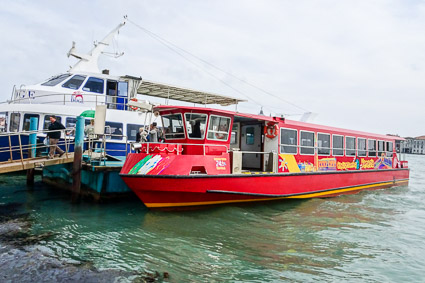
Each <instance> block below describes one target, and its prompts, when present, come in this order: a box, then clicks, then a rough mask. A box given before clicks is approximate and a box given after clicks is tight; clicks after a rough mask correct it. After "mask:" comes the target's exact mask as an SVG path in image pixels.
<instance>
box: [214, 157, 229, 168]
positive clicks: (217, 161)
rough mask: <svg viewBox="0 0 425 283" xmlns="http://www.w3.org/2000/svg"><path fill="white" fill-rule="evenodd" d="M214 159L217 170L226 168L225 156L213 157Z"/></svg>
mask: <svg viewBox="0 0 425 283" xmlns="http://www.w3.org/2000/svg"><path fill="white" fill-rule="evenodd" d="M214 161H215V168H216V169H217V170H226V165H227V162H226V161H227V158H224V157H220V158H219V157H217V158H214Z"/></svg>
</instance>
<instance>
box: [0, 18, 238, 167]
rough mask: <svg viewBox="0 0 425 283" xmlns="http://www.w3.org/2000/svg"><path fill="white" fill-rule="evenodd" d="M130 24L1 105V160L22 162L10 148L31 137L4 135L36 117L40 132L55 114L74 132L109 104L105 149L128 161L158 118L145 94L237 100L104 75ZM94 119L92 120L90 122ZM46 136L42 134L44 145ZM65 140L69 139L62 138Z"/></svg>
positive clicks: (205, 101) (73, 52) (204, 101)
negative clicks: (107, 52)
mask: <svg viewBox="0 0 425 283" xmlns="http://www.w3.org/2000/svg"><path fill="white" fill-rule="evenodd" d="M124 24H125V22H123V23H121V24H119V25H118V26H117V27H116V28H115V29H114V30H112V31H111V32H110V33H109V34H108V35H107V36H106V37H105V38H104V39H103V40H102V41H100V42H98V43H97V44H95V46H94V48H93V49H92V50H91V51H90V52H89V53H87V54H80V53H78V52H77V51H76V48H75V44H74V43H73V46H72V48H71V50H70V51H69V53H68V56H73V57H75V58H78V59H79V61H78V62H77V63H76V64H75V65H74V66H73V67H72V68H71V69H70V70H69V71H67V72H65V73H62V74H58V75H55V76H53V77H51V78H49V79H47V80H45V81H43V82H41V83H39V84H35V85H29V86H21V87H19V88H16V87H14V89H13V91H12V96H11V98H10V99H9V100H7V101H5V102H2V103H0V162H2V161H7V160H9V159H19V158H20V152H19V151H13V153H11V152H10V150H9V149H10V148H12V147H13V146H16V145H18V144H19V143H21V144H24V145H25V144H28V136H22V135H20V136H19V139H20V141H18V135H16V136H13V135H12V136H10V135H9V136H7V135H5V134H4V133H15V132H22V131H29V129H30V128H29V127H30V119H31V118H32V117H36V118H38V125H37V129H38V130H47V129H48V126H49V117H50V115H52V114H53V115H56V117H57V120H58V121H59V122H61V123H62V124H63V125H64V126H65V127H66V128H67V129H68V128H73V127H74V126H75V123H76V117H77V116H79V115H80V114H81V113H82V112H84V111H86V110H95V109H96V106H97V105H104V106H106V108H107V110H106V117H105V131H104V135H103V139H105V140H106V141H105V143H104V145H105V146H104V147H105V151H106V153H107V154H108V155H111V156H115V157H120V156H121V157H123V156H126V155H127V153H128V152H129V151H130V146H129V143H130V142H134V141H135V140H136V134H137V132H138V130H139V128H140V127H144V126H147V125H149V124H150V123H151V122H153V121H154V120H155V119H156V117H155V115H151V114H152V113H151V112H150V114H149V115H147V114H146V113H147V112H146V111H144V110H149V107H152V105H150V104H149V103H146V102H143V101H142V100H141V98H140V95H149V96H154V97H160V98H164V99H167V100H168V99H177V100H180V101H187V102H191V103H201V104H210V103H216V104H221V105H226V104H231V103H233V102H234V101H229V99H230V98H227V97H224V96H220V95H215V94H211V93H206V92H201V91H195V90H190V89H185V88H180V87H175V86H171V85H168V84H162V83H156V82H152V81H147V80H143V79H142V78H141V77H133V76H111V75H109V71H107V70H103V71H100V70H99V67H98V59H99V56H100V55H101V54H102V52H103V50H104V49H105V48H106V47H107V46H108V45H109V44H110V43H111V41H112V39H113V38H114V35H115V34H117V33H118V31H119V30H120V28H121V27H122V26H124ZM230 100H231V99H230ZM145 107H146V108H145ZM141 110H142V111H141ZM89 120H90V119H89V118H88V119H86V123H87V124H88V123H90V121H89ZM159 120H160V119H158V121H159ZM45 136H46V135H45V134H43V133H40V134H38V140H39V142H42V140H43V139H44V137H45ZM62 138H69V137H65V136H64V135H62ZM70 138H71V139H72V137H70ZM72 150H73V149H72V148H71V151H72Z"/></svg>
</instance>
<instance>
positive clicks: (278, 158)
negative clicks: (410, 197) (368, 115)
mask: <svg viewBox="0 0 425 283" xmlns="http://www.w3.org/2000/svg"><path fill="white" fill-rule="evenodd" d="M180 90H181V89H180ZM146 92H149V89H147V91H146ZM156 92H157V93H161V91H159V90H158V89H156ZM175 93H176V95H177V94H178V95H179V99H180V100H184V101H191V102H197V103H199V102H207V103H215V104H231V103H237V102H238V101H237V100H234V99H233V100H232V99H230V98H226V97H223V96H219V95H212V94H205V93H199V92H196V93H195V94H199V97H197V98H196V99H195V97H194V96H192V97H191V96H190V95H194V93H193V91H192V93H191V92H190V91H189V92H187V93H184V92H178V91H176V92H175ZM182 93H183V94H182ZM162 94H163V96H162V97H167V96H168V97H169V98H170V90H169V89H168V92H167V89H164V91H163V92H162ZM185 94H186V96H184V95H185ZM158 96H160V97H161V95H158ZM176 97H177V96H176ZM171 98H172V97H171ZM226 99H227V100H226ZM204 100H205V101H204ZM153 110H154V111H155V112H156V111H158V112H159V114H160V115H161V118H162V126H163V127H162V129H163V131H164V137H165V143H142V144H136V147H139V150H140V152H139V153H131V154H129V155H128V157H127V160H126V162H125V164H124V166H123V167H122V170H121V172H120V176H121V177H122V178H123V180H124V181H125V183H126V184H127V185H128V187H130V188H131V189H132V190H133V191H134V192H135V193H136V194H137V196H138V197H139V198H140V199H141V200H142V201H143V203H144V204H145V205H146V206H147V207H149V208H173V207H174V208H175V207H189V206H190V207H192V206H203V205H216V204H224V203H240V202H253V201H269V200H277V199H294V198H298V199H300V198H313V197H331V196H337V195H340V194H348V193H354V192H358V191H360V190H364V189H377V188H386V187H391V186H396V185H407V184H408V180H409V169H408V166H407V161H401V160H400V159H399V157H398V154H397V153H396V143H400V141H402V140H403V138H400V137H396V136H389V135H377V134H371V133H366V132H359V131H352V130H345V129H340V128H333V127H328V126H321V125H316V124H310V123H305V122H298V121H291V120H287V119H285V118H281V117H267V116H261V115H251V114H242V113H238V112H233V111H226V110H219V109H212V108H204V107H185V106H169V105H162V106H157V107H155V108H154V109H153Z"/></svg>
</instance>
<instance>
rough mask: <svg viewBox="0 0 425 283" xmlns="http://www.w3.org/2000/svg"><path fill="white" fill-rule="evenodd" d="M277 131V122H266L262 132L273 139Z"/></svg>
mask: <svg viewBox="0 0 425 283" xmlns="http://www.w3.org/2000/svg"><path fill="white" fill-rule="evenodd" d="M278 132H279V127H278V126H277V124H275V123H273V122H268V123H267V124H266V125H265V126H264V134H265V135H266V137H268V138H269V139H274V138H275V137H277V134H278Z"/></svg>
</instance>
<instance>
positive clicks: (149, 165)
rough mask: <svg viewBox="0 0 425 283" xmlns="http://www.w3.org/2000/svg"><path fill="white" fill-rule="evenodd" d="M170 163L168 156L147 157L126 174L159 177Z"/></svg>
mask: <svg viewBox="0 0 425 283" xmlns="http://www.w3.org/2000/svg"><path fill="white" fill-rule="evenodd" d="M170 163H171V159H170V157H169V156H166V157H161V155H147V156H146V157H145V158H143V159H142V160H140V161H139V162H137V163H136V165H134V166H133V168H131V170H130V171H129V172H128V174H141V175H159V174H160V173H161V172H162V171H163V170H164V169H165V168H167V167H168V166H169V165H170Z"/></svg>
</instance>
